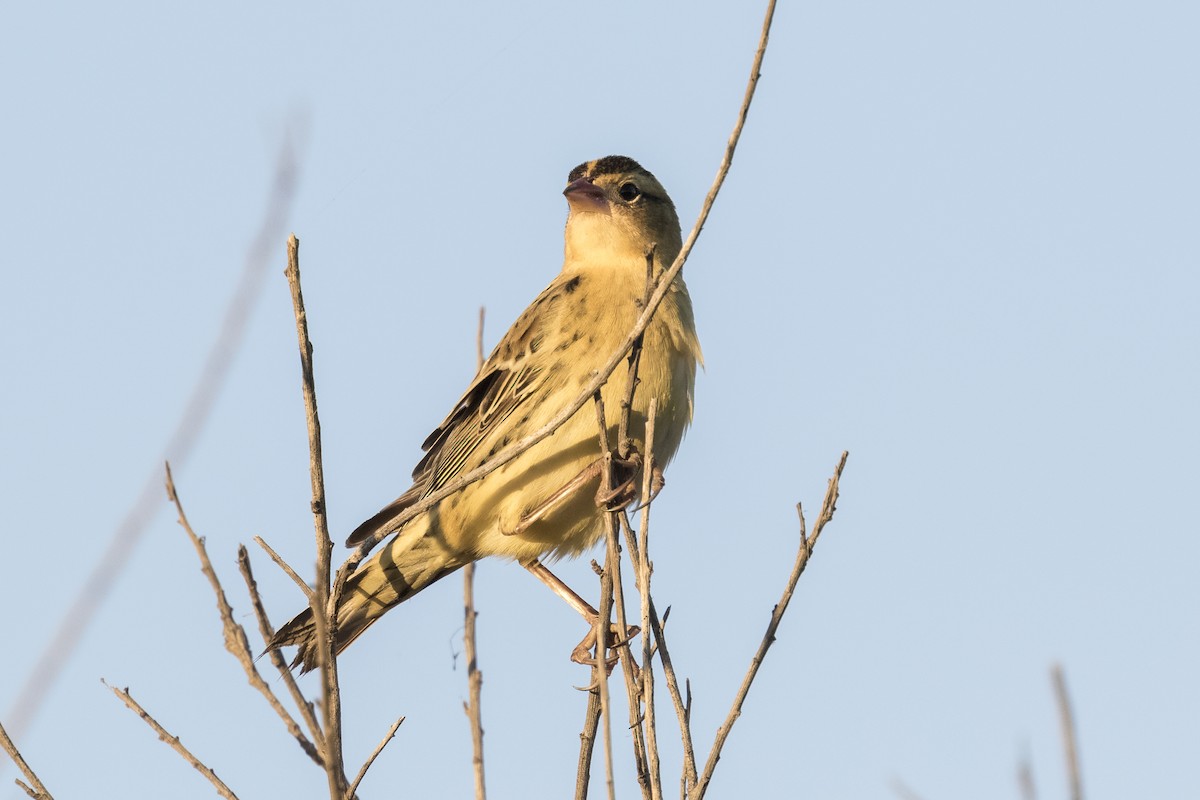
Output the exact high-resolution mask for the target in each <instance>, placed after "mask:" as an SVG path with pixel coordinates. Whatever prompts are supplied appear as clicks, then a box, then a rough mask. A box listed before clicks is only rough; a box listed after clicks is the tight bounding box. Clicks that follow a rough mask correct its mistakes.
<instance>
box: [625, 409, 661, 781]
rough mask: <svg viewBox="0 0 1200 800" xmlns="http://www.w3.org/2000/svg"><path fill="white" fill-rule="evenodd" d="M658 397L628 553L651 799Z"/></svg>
mask: <svg viewBox="0 0 1200 800" xmlns="http://www.w3.org/2000/svg"><path fill="white" fill-rule="evenodd" d="M657 415H658V398H657V397H651V398H650V407H649V408H648V409H647V410H646V463H645V465H644V466H643V467H642V495H641V496H642V519H641V523H640V524H639V525H638V545H639V546H638V548H637V550H636V551H634V552H633V553H632V554H631V558H633V559H634V566H635V567H636V568H637V587H638V595H639V596H640V597H641V612H642V625H641V628H642V675H641V688H642V706H643V708H644V709H645V711H644V712H643V713H644V714H645V718H646V723H645V724H646V760H647V762H648V763H647V766H648V768H649V772H650V795H651V798H652V800H662V797H663V793H662V767H661V765H660V764H659V758H658V721H657V719H656V717H655V711H654V663H653V656H652V653H651V644H650V642H651V636H650V572H651V567H650V538H649V537H650V503H651V493H652V492H653V491H654V423H655V417H656V416H657Z"/></svg>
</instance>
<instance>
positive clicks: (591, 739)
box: [575, 685, 600, 800]
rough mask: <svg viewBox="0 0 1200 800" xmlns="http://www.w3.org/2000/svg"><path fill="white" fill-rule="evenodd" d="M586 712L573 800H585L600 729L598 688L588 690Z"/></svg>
mask: <svg viewBox="0 0 1200 800" xmlns="http://www.w3.org/2000/svg"><path fill="white" fill-rule="evenodd" d="M587 692H588V704H587V710H586V711H584V714H583V730H582V731H581V732H580V734H579V761H578V763H577V765H576V767H575V800H586V798H587V796H588V783H589V781H590V780H591V774H592V752H593V751H594V750H595V747H596V729H597V728H599V727H600V688H599V687H598V686H595V685H593V686H591V687H590V688H589V689H588V690H587Z"/></svg>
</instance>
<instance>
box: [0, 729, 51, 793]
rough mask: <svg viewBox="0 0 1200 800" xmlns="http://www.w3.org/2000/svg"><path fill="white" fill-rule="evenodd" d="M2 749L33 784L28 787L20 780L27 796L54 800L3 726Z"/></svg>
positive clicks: (19, 782)
mask: <svg viewBox="0 0 1200 800" xmlns="http://www.w3.org/2000/svg"><path fill="white" fill-rule="evenodd" d="M0 747H3V748H4V752H6V753H8V757H9V758H11V759H12V760H13V763H14V764H16V765H17V768H18V769H20V770H21V772H23V773H24V774H25V777H26V778H28V779H29V783H31V784H32V786H26V785H25V784H24V783H22V782H21V781H20V780H18V781H17V785H18V786H20V787H21V788H22V789H23V790H24V791H25V794H27V795H29V796H30V797H32V798H34V800H54V798H53V797H52V796H51V795H50V790H49V789H47V788H46V784H44V783H42V780H41V778H39V777H38V776H37V773H36V772H34V771H33V767H31V766H29V764H28V763H26V761H25V758H24V757H23V756H22V755H21V751H20V750H18V749H17V746H16V744H14V743H13V740H12V739H10V738H8V731H6V730H4V726H3V725H0Z"/></svg>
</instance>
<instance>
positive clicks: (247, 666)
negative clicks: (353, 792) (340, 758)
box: [166, 463, 323, 765]
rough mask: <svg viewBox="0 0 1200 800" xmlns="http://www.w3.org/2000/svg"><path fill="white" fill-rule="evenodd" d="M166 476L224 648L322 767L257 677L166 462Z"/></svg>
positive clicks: (243, 633)
mask: <svg viewBox="0 0 1200 800" xmlns="http://www.w3.org/2000/svg"><path fill="white" fill-rule="evenodd" d="M166 473H167V482H166V485H167V497H168V499H170V501H171V502H172V503H174V504H175V511H176V512H177V513H178V514H179V525H180V526H181V527H182V528H183V530H184V532H185V533H187V535H188V538H189V539H191V540H192V546H193V547H195V548H196V555H197V556H198V557H199V558H200V571H201V572H203V573H204V577H206V578H207V579H208V585H209V586H211V587H212V590H213V594H214V595H215V596H216V598H217V613H218V614H219V615H220V617H221V627H222V629H223V631H224V634H225V649H226V650H228V651H229V653H230V655H232V656H233V657H234V658H236V659H237V661H238V663H239V664H241V665H242V670H243V671H244V672H245V673H246V680H248V681H249V682H250V685H251V686H253V687H254V688H255V689H257V690H258V693H259V694H261V695H262V696H263V697H264V698H266V701H267V704H268V705H270V706H271V708H272V709H273V710H274V711H275V713H276V714H277V715H279V718H280V719H282V720H283V724H284V725H286V726H287V729H288V733H290V734H291V735H292V737H293V738H294V739H295V740H296V742H297V743H298V744H299V745H300V749H302V750H303V751H304V752H305V753H307V754H308V757H309V758H311V759H312V760H313V761H315V762H317V764H322V765H323V762H322V760H321V756H320V754H319V753H318V752H317V748H316V747H315V746H314V745H313V743H312V742H310V741H309V740H308V737H307V736H305V735H304V731H302V730H301V729H300V725H299V724H297V722H296V720H294V719H293V718H292V715H291V714H289V713H288V711H287V709H286V708H284V707H283V703H281V702H279V698H278V697H276V696H275V693H274V692H273V691H271V687H270V686H268V685H267V682H266V681H265V680H263V677H262V675H260V674H259V672H258V667H256V666H255V664H254V655H253V653H251V651H250V642H249V640H248V639H247V638H246V629H245V628H243V627H242V626H241V625H239V624H237V623H236V622H234V620H233V608H232V607H231V606H230V605H229V601H228V600H227V599H226V598H225V589H224V588H223V587H222V586H221V581H220V579H218V578H217V573H216V571H214V570H213V566H212V561H210V560H209V558H208V548H206V547H205V546H204V540H203V539H201V538H200V537H199V536H197V535H196V531H195V530H193V529H192V525H191V523H190V522H188V518H187V514H185V513H184V511H183V503H182V502H181V501H180V499H179V494H178V492H176V490H175V480H174V477H173V476H172V475H171V465H170V464H169V463H168V464H167V465H166Z"/></svg>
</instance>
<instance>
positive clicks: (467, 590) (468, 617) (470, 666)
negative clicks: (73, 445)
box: [463, 306, 487, 800]
mask: <svg viewBox="0 0 1200 800" xmlns="http://www.w3.org/2000/svg"><path fill="white" fill-rule="evenodd" d="M483 319H484V309H483V306H480V307H479V330H478V332H477V333H476V335H475V370H476V372H478V371H479V370H481V369H483ZM477 616H478V614H476V613H475V562H474V561H472V562H471V563H470V564H467V565H466V566H465V567H463V651H464V653H465V655H466V657H467V702H466V703H463V710H464V711H465V712H466V713H467V719H468V720H470V722H471V748H472V751H473V755H472V758H471V766H472V769H473V771H474V773H475V800H486V798H487V788H486V784H485V783H484V779H483V774H484V773H483V713H482V711H481V710H480V705H479V703H480V698H481V695H482V692H483V673H482V672H480V671H479V656H478V652H477V650H476V647H475V642H476V638H475V618H476V617H477Z"/></svg>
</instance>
